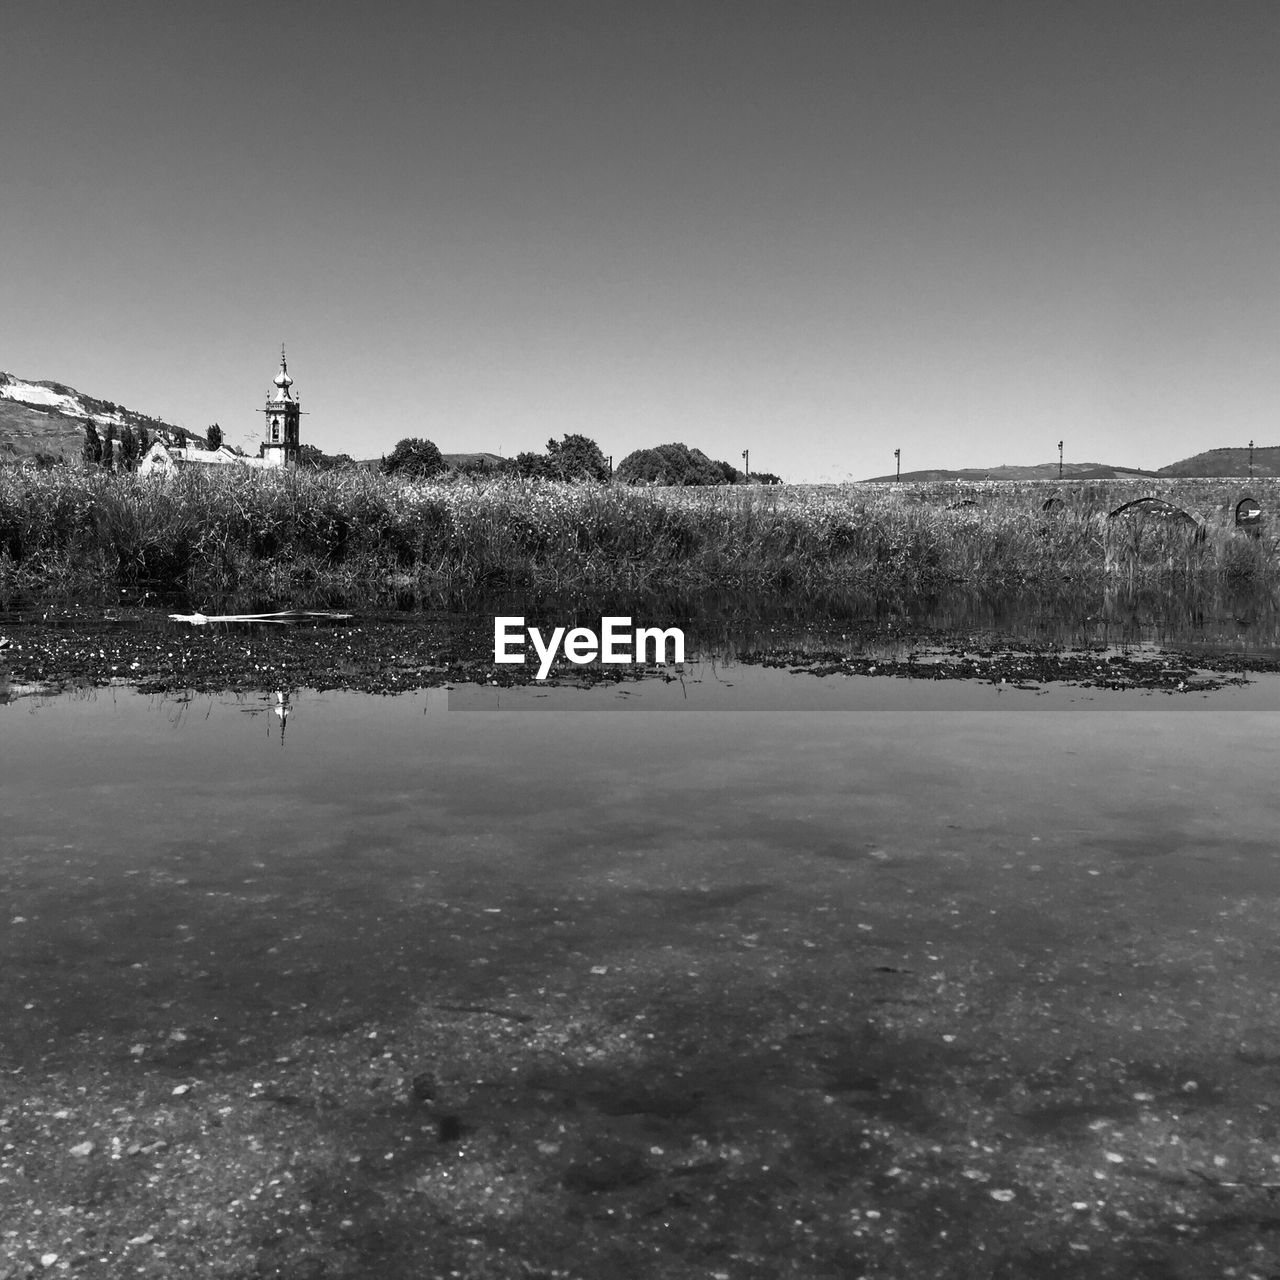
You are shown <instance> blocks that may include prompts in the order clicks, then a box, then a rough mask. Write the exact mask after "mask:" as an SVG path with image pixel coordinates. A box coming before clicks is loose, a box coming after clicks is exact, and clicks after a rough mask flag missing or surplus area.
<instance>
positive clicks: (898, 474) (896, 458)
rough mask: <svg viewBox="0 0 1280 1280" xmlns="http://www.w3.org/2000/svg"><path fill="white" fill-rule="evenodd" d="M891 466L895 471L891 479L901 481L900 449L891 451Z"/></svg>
mask: <svg viewBox="0 0 1280 1280" xmlns="http://www.w3.org/2000/svg"><path fill="white" fill-rule="evenodd" d="M893 465H894V470H895V474H894V477H893V478H894V479H895V480H901V479H902V450H901V449H895V450H894V451H893Z"/></svg>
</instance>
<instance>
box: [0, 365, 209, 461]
mask: <svg viewBox="0 0 1280 1280" xmlns="http://www.w3.org/2000/svg"><path fill="white" fill-rule="evenodd" d="M90 421H91V422H93V423H94V424H95V425H96V426H97V427H98V429H99V431H101V429H102V428H103V427H105V426H107V425H108V424H111V425H113V426H114V427H115V428H116V430H117V431H119V429H120V428H121V427H123V426H125V425H126V424H127V425H129V426H130V427H132V428H133V429H134V430H137V428H138V427H146V428H147V430H148V431H149V432H150V433H151V435H152V437H153V438H154V437H157V436H165V437H167V438H169V439H171V440H173V441H175V442H179V443H180V442H182V441H184V440H191V439H201V440H203V438H204V437H203V436H201V437H197V436H196V435H195V434H194V433H193V432H190V431H186V430H184V429H183V428H182V427H175V426H174V425H173V424H172V423H169V422H164V421H162V420H161V419H159V418H153V417H151V415H150V414H146V413H139V412H137V411H136V410H134V409H126V408H125V407H124V406H123V405H118V404H115V403H113V402H112V401H110V400H99V399H97V398H96V397H94V396H87V395H85V394H84V393H83V392H80V391H77V390H76V389H75V388H74V387H68V386H64V385H63V384H62V383H61V382H26V381H24V380H23V379H22V378H16V377H14V375H13V374H11V373H0V462H20V461H22V460H23V459H24V458H35V459H39V460H41V461H45V462H62V461H65V462H74V461H75V460H76V459H78V458H79V457H80V456H81V450H82V448H83V445H84V424H85V423H86V422H90Z"/></svg>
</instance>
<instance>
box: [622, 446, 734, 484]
mask: <svg viewBox="0 0 1280 1280" xmlns="http://www.w3.org/2000/svg"><path fill="white" fill-rule="evenodd" d="M617 475H618V479H619V480H622V481H623V482H625V483H626V484H640V483H645V482H648V483H650V484H672V485H715V484H735V483H736V482H737V481H738V479H739V478H740V476H741V472H739V471H737V470H736V469H735V468H734V467H733V466H731V465H730V464H729V463H727V462H714V461H712V459H710V458H708V457H707V455H706V454H705V453H703V452H702V450H701V449H690V448H689V446H688V445H685V444H660V445H658V446H657V447H656V448H653V449H637V450H636V451H635V452H634V453H629V454H627V456H626V457H625V458H623V460H622V461H621V462H620V463H618V471H617Z"/></svg>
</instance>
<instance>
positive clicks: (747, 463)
mask: <svg viewBox="0 0 1280 1280" xmlns="http://www.w3.org/2000/svg"><path fill="white" fill-rule="evenodd" d="M742 469H743V470H744V471H745V472H746V473H747V483H748V484H750V483H751V450H750V449H743V451H742Z"/></svg>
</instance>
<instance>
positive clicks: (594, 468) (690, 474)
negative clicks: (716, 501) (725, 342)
mask: <svg viewBox="0 0 1280 1280" xmlns="http://www.w3.org/2000/svg"><path fill="white" fill-rule="evenodd" d="M449 469H450V468H449V464H448V463H447V462H446V461H445V460H444V455H443V454H442V453H441V452H440V450H439V449H438V448H437V447H436V445H435V444H434V443H433V442H432V441H430V440H424V439H422V438H420V437H407V438H405V439H403V440H401V441H400V442H399V443H398V444H397V445H396V447H395V448H394V449H393V450H392V451H391V453H390V454H388V455H387V456H386V457H384V458H383V459H382V462H381V470H382V471H383V472H384V473H385V474H387V475H400V476H405V477H407V478H411V479H429V478H430V477H432V476H436V475H440V474H441V473H443V472H444V471H447V470H449ZM453 470H454V471H455V472H461V473H462V474H467V475H516V476H523V477H526V478H536V479H542V480H595V481H598V482H600V483H602V484H603V483H606V482H608V481H609V480H611V479H616V480H618V481H620V482H621V483H623V484H667V485H724V484H747V483H751V482H754V483H756V484H781V483H782V481H781V479H780V478H779V477H778V476H776V475H774V474H773V473H772V472H767V471H765V472H760V471H753V472H751V473H750V475H747V474H746V473H745V472H742V471H739V470H738V469H737V468H736V467H734V466H732V465H730V464H729V463H727V462H718V461H716V460H714V459H712V458H709V457H707V455H706V454H705V453H703V452H702V450H701V449H691V448H689V446H688V445H684V444H663V445H658V446H657V447H656V448H652V449H636V450H635V451H634V452H632V453H629V454H628V455H627V456H626V457H625V458H623V459H622V461H621V462H620V463H619V464H618V466H617V469H616V471H612V470H611V469H610V463H609V459H607V458H606V457H605V456H604V454H603V453H602V452H601V451H600V446H599V445H597V444H596V442H595V441H594V440H592V439H590V438H589V437H587V436H584V435H576V434H569V435H566V436H564V437H563V438H562V439H560V440H555V439H551V440H548V441H547V448H546V452H544V453H533V452H529V451H526V452H524V453H519V454H517V455H516V456H515V457H514V458H504V459H502V460H501V461H499V462H492V461H488V460H485V459H480V460H477V461H475V462H471V463H467V464H464V465H463V466H460V467H455V468H453Z"/></svg>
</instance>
